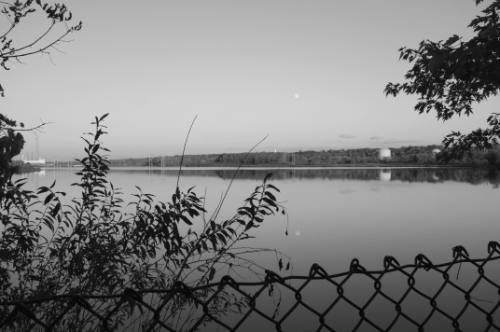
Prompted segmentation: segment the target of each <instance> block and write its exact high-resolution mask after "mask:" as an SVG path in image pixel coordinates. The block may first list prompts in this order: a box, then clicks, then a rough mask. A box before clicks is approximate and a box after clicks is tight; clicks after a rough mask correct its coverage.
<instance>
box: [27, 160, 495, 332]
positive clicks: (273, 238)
mask: <svg viewBox="0 0 500 332" xmlns="http://www.w3.org/2000/svg"><path fill="white" fill-rule="evenodd" d="M75 172H76V170H75V169H47V170H45V171H42V172H40V173H33V174H29V175H28V177H29V178H30V185H32V186H39V185H49V184H51V183H52V181H54V179H55V180H57V187H58V188H59V189H61V190H65V191H67V192H68V193H69V194H70V195H69V196H71V195H76V194H78V192H77V191H76V189H75V188H74V187H71V186H70V184H71V183H72V182H75V181H77V177H76V176H75V175H74V173H75ZM268 172H272V173H273V177H272V183H273V184H274V185H276V186H277V187H279V188H280V190H281V193H280V195H279V197H278V198H279V200H280V201H281V202H282V203H283V204H284V205H285V206H287V208H288V219H287V218H286V217H285V216H282V215H279V216H274V217H272V218H268V219H267V220H265V222H264V223H263V226H262V227H260V228H259V229H257V230H256V231H255V233H254V235H255V237H256V238H255V239H252V240H249V241H248V243H247V244H246V245H248V246H251V247H261V248H272V249H277V250H279V251H281V252H282V253H283V254H285V255H287V256H288V257H290V259H291V262H292V267H293V271H292V273H293V274H301V275H305V274H307V273H308V271H309V268H310V266H311V265H312V264H313V263H315V262H316V263H319V264H320V265H321V266H323V267H324V268H325V270H326V271H328V272H329V273H331V274H334V273H339V272H344V271H346V270H348V267H349V263H350V261H351V259H353V258H358V259H359V260H360V262H361V264H362V265H364V266H365V267H367V268H369V269H377V270H380V269H382V259H383V257H384V256H385V255H392V256H394V257H396V258H397V259H398V260H399V261H400V262H401V263H403V264H406V263H412V262H413V259H414V257H415V255H416V254H418V253H424V254H425V255H427V256H428V257H429V258H430V259H431V260H432V261H433V262H436V263H438V262H444V261H449V260H451V248H452V247H453V246H456V245H463V246H465V247H466V248H467V249H468V251H469V253H470V254H471V256H473V257H485V256H486V247H487V243H488V241H491V240H500V236H499V235H500V222H499V218H498V215H499V211H500V204H499V203H500V190H499V189H498V184H499V182H500V180H499V177H498V176H497V175H496V174H491V173H488V172H485V171H473V170H470V169H441V168H439V169H432V168H431V169H416V168H407V169H376V168H369V169H353V168H351V169H281V170H280V169H267V170H266V169H243V170H241V171H240V173H239V174H238V175H237V176H236V180H235V181H234V183H233V185H232V187H231V191H230V193H229V195H228V199H227V201H226V202H225V203H224V206H223V209H222V213H221V215H220V218H229V217H231V216H232V215H233V213H234V211H235V210H236V209H237V207H239V206H240V205H241V204H242V202H243V201H244V199H245V198H246V197H247V195H249V194H250V193H251V192H252V190H253V189H254V188H255V187H256V186H257V185H259V184H260V183H261V181H262V179H263V178H264V176H265V175H266V174H267V173H268ZM233 174H234V170H232V169H186V170H185V171H184V172H183V174H182V177H181V186H182V187H183V188H185V189H186V188H189V187H191V186H196V190H197V192H198V193H199V194H200V195H202V196H205V197H206V203H207V208H208V210H209V213H210V211H213V209H214V208H215V206H216V205H217V203H218V202H219V199H220V197H221V195H222V193H223V192H224V191H225V190H226V188H227V186H228V184H229V183H230V179H231V177H232V176H233ZM110 178H111V181H112V182H113V183H114V184H115V186H119V187H121V188H122V189H123V191H124V192H125V193H128V194H131V193H134V192H135V191H136V189H135V185H139V186H140V187H141V188H142V189H143V191H145V192H149V193H152V194H155V195H157V197H158V198H159V199H163V200H168V199H169V197H170V196H171V194H172V192H173V190H174V188H175V184H176V180H177V171H176V170H165V169H164V170H158V169H115V170H112V171H111V173H110ZM129 197H130V196H129ZM287 233H288V235H286V234H287ZM252 258H253V259H254V260H255V261H256V262H258V263H259V264H261V265H263V266H264V267H266V268H268V269H272V270H277V261H276V258H275V256H274V255H272V254H259V255H256V256H255V257H252ZM495 268H496V270H495V271H496V272H495V273H492V275H493V276H494V277H495V278H496V277H500V266H498V264H497V265H495ZM491 269H492V267H490V268H489V271H490V272H491V271H492V270H491ZM450 273H453V276H454V277H453V278H454V279H453V280H454V281H455V282H461V283H463V284H464V285H465V284H468V285H469V286H468V287H470V285H471V283H472V282H473V281H474V279H472V278H475V277H473V276H477V272H476V274H474V271H473V270H471V267H470V266H469V268H467V266H465V265H464V267H463V268H462V270H461V274H460V280H458V277H455V275H457V276H458V274H456V273H457V271H455V270H453V271H451V270H450ZM281 274H282V275H286V273H283V272H281ZM495 280H496V281H497V282H500V278H496V279H495ZM339 281H340V280H339ZM442 282H443V279H442V275H440V274H436V273H434V274H433V273H430V274H429V275H425V276H422V277H421V278H419V279H418V281H417V286H418V288H419V289H421V290H423V291H426V292H427V290H428V291H429V294H435V292H436V290H437V287H439V285H441V283H442ZM299 286H300V282H299V283H298V284H296V285H295V286H294V287H299ZM486 286H487V285H486ZM486 286H485V285H483V286H480V287H477V290H476V291H475V292H474V293H473V294H472V295H473V297H474V298H475V299H477V301H481V302H480V303H482V304H485V303H486V304H487V307H491V306H493V305H494V303H496V302H497V300H498V295H497V293H496V290H495V289H493V288H492V287H491V286H490V287H486ZM407 289H408V283H407V279H406V278H405V277H402V275H394V274H391V275H386V276H384V282H383V290H384V291H385V292H386V293H387V294H391V296H394V297H393V298H395V299H399V298H400V297H401V296H402V294H403V293H404V292H405V291H406V290H407ZM344 291H345V294H346V295H347V297H348V298H350V299H351V300H353V301H355V302H356V303H358V304H359V306H363V304H364V303H365V302H366V301H367V300H368V298H369V297H370V296H371V295H372V294H373V292H374V289H373V282H372V281H371V280H370V279H368V278H364V277H363V278H362V277H361V276H354V277H353V278H352V279H351V280H350V282H349V283H347V284H346V285H345V288H344ZM301 296H302V299H303V300H304V301H305V303H308V304H309V305H311V306H312V307H314V308H315V309H316V310H317V311H319V312H323V311H325V310H327V308H328V307H329V305H330V304H331V303H332V302H333V301H334V300H335V299H336V298H337V297H338V292H337V289H336V287H332V284H329V283H328V282H326V281H318V282H315V283H311V284H310V286H307V288H306V289H304V290H303V291H302V292H301ZM463 300H464V297H463V294H460V293H458V292H453V290H450V288H449V287H448V289H447V290H446V291H444V292H443V293H442V295H440V296H439V298H438V300H437V301H438V303H439V305H440V307H441V308H444V309H445V310H446V311H447V312H448V313H449V314H452V315H456V314H457V313H458V312H459V311H460V310H461V308H462V307H463V305H464V304H463V303H464V302H463ZM342 301H343V300H342ZM342 301H340V302H339V303H338V304H337V305H336V306H335V308H334V309H332V310H331V311H328V314H327V315H326V316H325V321H326V322H327V323H328V324H329V325H330V326H333V327H334V328H335V329H336V330H338V331H350V330H352V329H353V328H354V326H355V324H356V323H357V321H358V320H359V313H358V312H357V311H356V310H353V308H352V307H350V306H349V305H347V304H346V303H345V302H342ZM427 302H428V301H427ZM427 302H426V301H423V300H422V299H421V298H419V297H417V296H414V295H410V296H409V297H408V298H407V299H406V300H405V301H404V302H403V304H402V307H403V311H404V312H405V313H407V314H409V315H410V316H411V317H413V319H415V320H417V321H423V319H425V317H426V316H427V315H428V314H429V312H430V310H431V309H430V308H429V303H427ZM280 303H281V305H280V309H279V311H278V318H279V317H283V316H281V315H284V313H286V312H287V310H288V309H289V308H291V306H292V305H293V304H295V303H296V298H295V294H294V293H293V292H290V291H289V290H288V289H286V288H284V287H281V288H280ZM478 303H479V302H478ZM257 305H258V307H259V308H260V309H261V310H263V311H264V312H268V314H269V315H271V314H272V312H273V311H274V308H275V305H276V300H273V299H272V298H271V297H268V296H265V295H262V296H260V297H259V300H258V303H257ZM294 310H295V311H294V313H293V314H292V315H290V316H288V318H287V319H286V320H285V322H284V323H283V326H282V327H283V330H285V331H314V330H316V327H317V326H318V318H317V316H314V315H311V313H310V312H308V311H307V310H304V307H302V306H298V307H297V308H296V309H294ZM488 310H489V309H488ZM242 314H244V312H242V313H240V314H236V313H235V314H231V315H227V316H225V317H224V319H223V320H224V321H226V322H228V321H234V322H237V321H238V320H239V319H240V318H241V315H242ZM366 314H367V315H368V316H367V317H371V318H374V319H376V321H377V322H381V324H382V326H387V325H388V324H389V323H390V322H391V320H392V319H393V318H394V317H395V315H396V313H395V311H394V305H393V304H391V303H389V302H387V301H385V302H384V301H383V300H382V299H381V298H380V297H379V298H378V299H377V300H376V301H375V302H374V303H373V304H372V305H371V306H370V307H369V308H368V309H367V311H366ZM499 315H500V314H495V315H494V319H495V321H497V320H498V319H500V317H498V316H499ZM249 317H250V318H248V319H247V320H246V321H245V323H244V324H243V326H241V328H240V329H239V330H238V331H256V330H260V331H267V330H274V326H273V325H272V324H270V323H269V322H267V321H264V320H263V319H262V318H259V316H258V315H255V314H252V315H251V316H249ZM398 324H399V325H396V326H395V327H394V329H393V330H392V331H416V330H417V329H416V328H415V327H414V326H411V324H409V323H408V322H407V321H405V320H403V319H401V320H400V321H399V322H398ZM460 324H461V327H462V328H463V329H464V330H465V331H475V330H484V328H478V326H484V325H485V324H486V319H485V316H484V315H482V314H480V313H479V312H478V311H475V312H474V311H473V310H472V311H471V312H470V313H467V314H466V315H464V317H463V318H461V321H460ZM365 325H366V324H365ZM429 325H430V327H429V328H428V329H426V331H427V330H429V331H452V330H453V329H452V328H451V324H450V322H449V321H448V320H446V319H444V318H443V317H442V316H438V315H436V316H434V318H433V319H432V322H430V323H429ZM429 325H428V326H429ZM206 328H207V329H206V330H207V331H225V330H224V329H223V328H221V327H220V326H217V324H212V325H209V326H207V327H206ZM373 330H374V329H373V328H372V327H370V326H362V327H361V328H360V329H358V331H373ZM321 331H323V330H321Z"/></svg>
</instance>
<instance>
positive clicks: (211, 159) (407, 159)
mask: <svg viewBox="0 0 500 332" xmlns="http://www.w3.org/2000/svg"><path fill="white" fill-rule="evenodd" d="M441 149H442V147H441V146H439V145H426V146H406V147H400V148H391V149H390V150H391V158H385V159H380V158H379V149H368V148H365V149H344V150H323V151H298V152H254V153H250V154H247V153H221V154H199V155H186V156H184V160H183V165H184V166H194V167H196V166H198V167H200V166H201V167H203V166H213V167H217V166H239V165H243V166H298V167H300V166H339V165H345V166H349V165H352V166H355V165H386V164H387V165H442V164H451V165H467V166H478V167H483V166H494V167H498V166H500V149H498V148H496V149H491V150H489V151H476V152H472V153H470V154H468V155H466V156H465V157H464V158H463V159H462V160H452V161H451V162H443V161H442V160H440V158H439V154H437V153H436V150H441ZM180 160H181V156H163V157H159V156H158V157H152V158H130V159H119V160H112V162H111V165H112V166H152V167H160V166H163V167H175V166H178V165H179V163H180Z"/></svg>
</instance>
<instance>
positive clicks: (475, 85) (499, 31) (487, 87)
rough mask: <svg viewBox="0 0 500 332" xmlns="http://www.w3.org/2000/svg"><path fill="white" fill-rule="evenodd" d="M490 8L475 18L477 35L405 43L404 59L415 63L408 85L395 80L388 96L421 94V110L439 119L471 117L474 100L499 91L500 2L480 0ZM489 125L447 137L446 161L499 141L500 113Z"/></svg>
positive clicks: (472, 25) (388, 88)
mask: <svg viewBox="0 0 500 332" xmlns="http://www.w3.org/2000/svg"><path fill="white" fill-rule="evenodd" d="M475 1H476V4H477V5H479V4H481V3H482V2H489V4H488V5H487V6H486V8H485V9H484V10H483V11H482V12H481V15H479V16H477V17H476V18H475V19H473V20H472V21H471V23H470V24H469V27H470V28H472V30H473V31H474V35H473V37H472V38H470V39H468V40H464V39H463V38H462V37H460V36H458V35H453V36H451V37H450V38H448V39H447V40H445V41H442V40H441V41H437V42H436V41H430V40H424V41H422V42H420V45H419V47H418V48H416V49H412V48H407V47H402V48H401V49H400V50H399V51H400V59H402V60H404V61H407V62H409V63H410V64H411V66H412V67H411V69H410V70H408V72H407V73H406V74H405V81H404V82H403V83H389V84H387V86H386V87H385V93H386V94H387V95H393V96H396V95H398V94H399V93H401V92H403V93H405V94H415V95H417V96H418V102H417V104H416V105H415V110H416V111H417V112H419V113H429V112H431V111H435V112H436V115H437V118H438V119H442V120H448V119H451V118H452V117H453V116H455V115H459V116H460V115H462V114H465V115H467V116H469V115H471V114H472V112H473V104H474V103H479V102H481V101H484V100H486V99H488V98H489V97H491V96H495V95H497V93H498V91H499V89H500V26H499V24H500V22H499V14H500V0H493V1H490V0H488V1H484V0H475ZM487 122H488V128H486V129H477V130H474V131H473V132H471V133H469V134H462V133H460V132H459V131H455V132H452V133H450V134H449V135H447V136H446V137H445V138H444V139H443V144H444V145H445V147H446V150H445V151H444V153H443V157H444V158H446V159H451V158H460V157H461V156H462V155H463V154H464V152H466V151H470V150H471V149H474V148H478V149H489V148H491V147H493V146H494V145H497V144H498V138H499V137H500V114H499V113H494V114H492V115H491V116H489V117H488V120H487Z"/></svg>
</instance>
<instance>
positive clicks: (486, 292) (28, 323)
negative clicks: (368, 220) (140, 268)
mask: <svg viewBox="0 0 500 332" xmlns="http://www.w3.org/2000/svg"><path fill="white" fill-rule="evenodd" d="M499 285H500V244H499V243H497V242H490V243H489V244H488V252H487V255H486V256H485V257H483V258H475V259H473V258H470V257H469V254H468V253H467V251H466V250H465V248H464V247H462V246H457V247H455V248H453V259H452V260H451V261H449V262H446V263H440V264H434V263H433V262H431V261H430V260H429V258H427V257H426V256H424V255H422V254H420V255H417V256H416V257H415V261H414V263H413V264H408V265H400V264H399V263H398V262H397V260H396V259H395V258H393V257H390V256H387V257H385V258H384V266H383V269H382V270H376V271H372V270H367V269H365V268H364V267H363V266H362V265H361V264H360V263H359V261H358V260H357V259H354V260H353V261H352V262H351V265H350V267H349V270H348V271H345V272H343V273H338V274H333V275H331V274H328V273H327V271H325V269H323V268H322V267H321V266H319V265H317V264H314V265H313V266H312V267H311V269H310V272H309V274H308V275H302V276H286V277H282V276H280V275H278V274H276V273H274V272H271V271H268V272H266V276H265V278H264V280H262V281H259V282H238V281H236V280H234V279H233V278H231V277H230V276H225V277H222V278H221V279H220V280H219V281H218V282H216V283H212V284H208V285H204V286H201V287H188V286H187V285H185V284H183V283H177V284H175V285H174V286H173V287H172V288H170V289H144V290H132V289H126V290H124V291H123V292H122V293H120V294H112V295H84V294H62V295H57V296H49V297H39V298H32V299H23V300H15V301H1V302H0V330H1V331H500V314H499V310H498V308H499V306H500V286H499Z"/></svg>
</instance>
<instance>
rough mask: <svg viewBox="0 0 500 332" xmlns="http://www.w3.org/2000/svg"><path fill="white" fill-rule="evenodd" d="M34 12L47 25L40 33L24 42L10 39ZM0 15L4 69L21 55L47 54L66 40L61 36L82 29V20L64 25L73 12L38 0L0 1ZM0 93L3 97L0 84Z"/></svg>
mask: <svg viewBox="0 0 500 332" xmlns="http://www.w3.org/2000/svg"><path fill="white" fill-rule="evenodd" d="M37 14H38V15H43V16H44V17H45V19H46V21H47V22H48V26H47V27H42V28H41V29H40V31H41V32H40V33H39V34H38V35H36V36H33V37H32V38H31V39H29V41H27V42H24V43H19V42H17V41H16V40H14V39H12V37H11V36H12V34H13V33H15V32H16V30H21V29H22V28H23V26H24V25H25V22H26V21H27V20H28V18H29V17H31V16H34V15H37ZM0 15H1V17H3V19H4V22H6V23H7V24H4V22H0V24H2V25H1V26H0V29H2V28H4V30H3V31H0V66H1V67H2V68H3V69H4V70H10V62H11V61H12V60H16V61H19V62H21V60H22V59H23V58H24V57H27V56H30V55H33V54H49V53H50V51H51V50H57V45H58V44H60V43H61V42H65V41H67V40H65V38H66V37H67V36H68V35H70V34H71V33H73V32H75V31H78V30H80V29H81V28H82V22H78V23H76V24H74V25H68V23H71V21H72V18H73V15H72V13H71V12H70V11H69V10H68V8H67V7H66V5H64V4H61V3H55V4H49V3H47V2H42V1H41V0H24V1H21V0H16V1H0ZM4 25H5V27H4ZM0 96H4V89H3V87H2V85H1V84H0Z"/></svg>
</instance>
